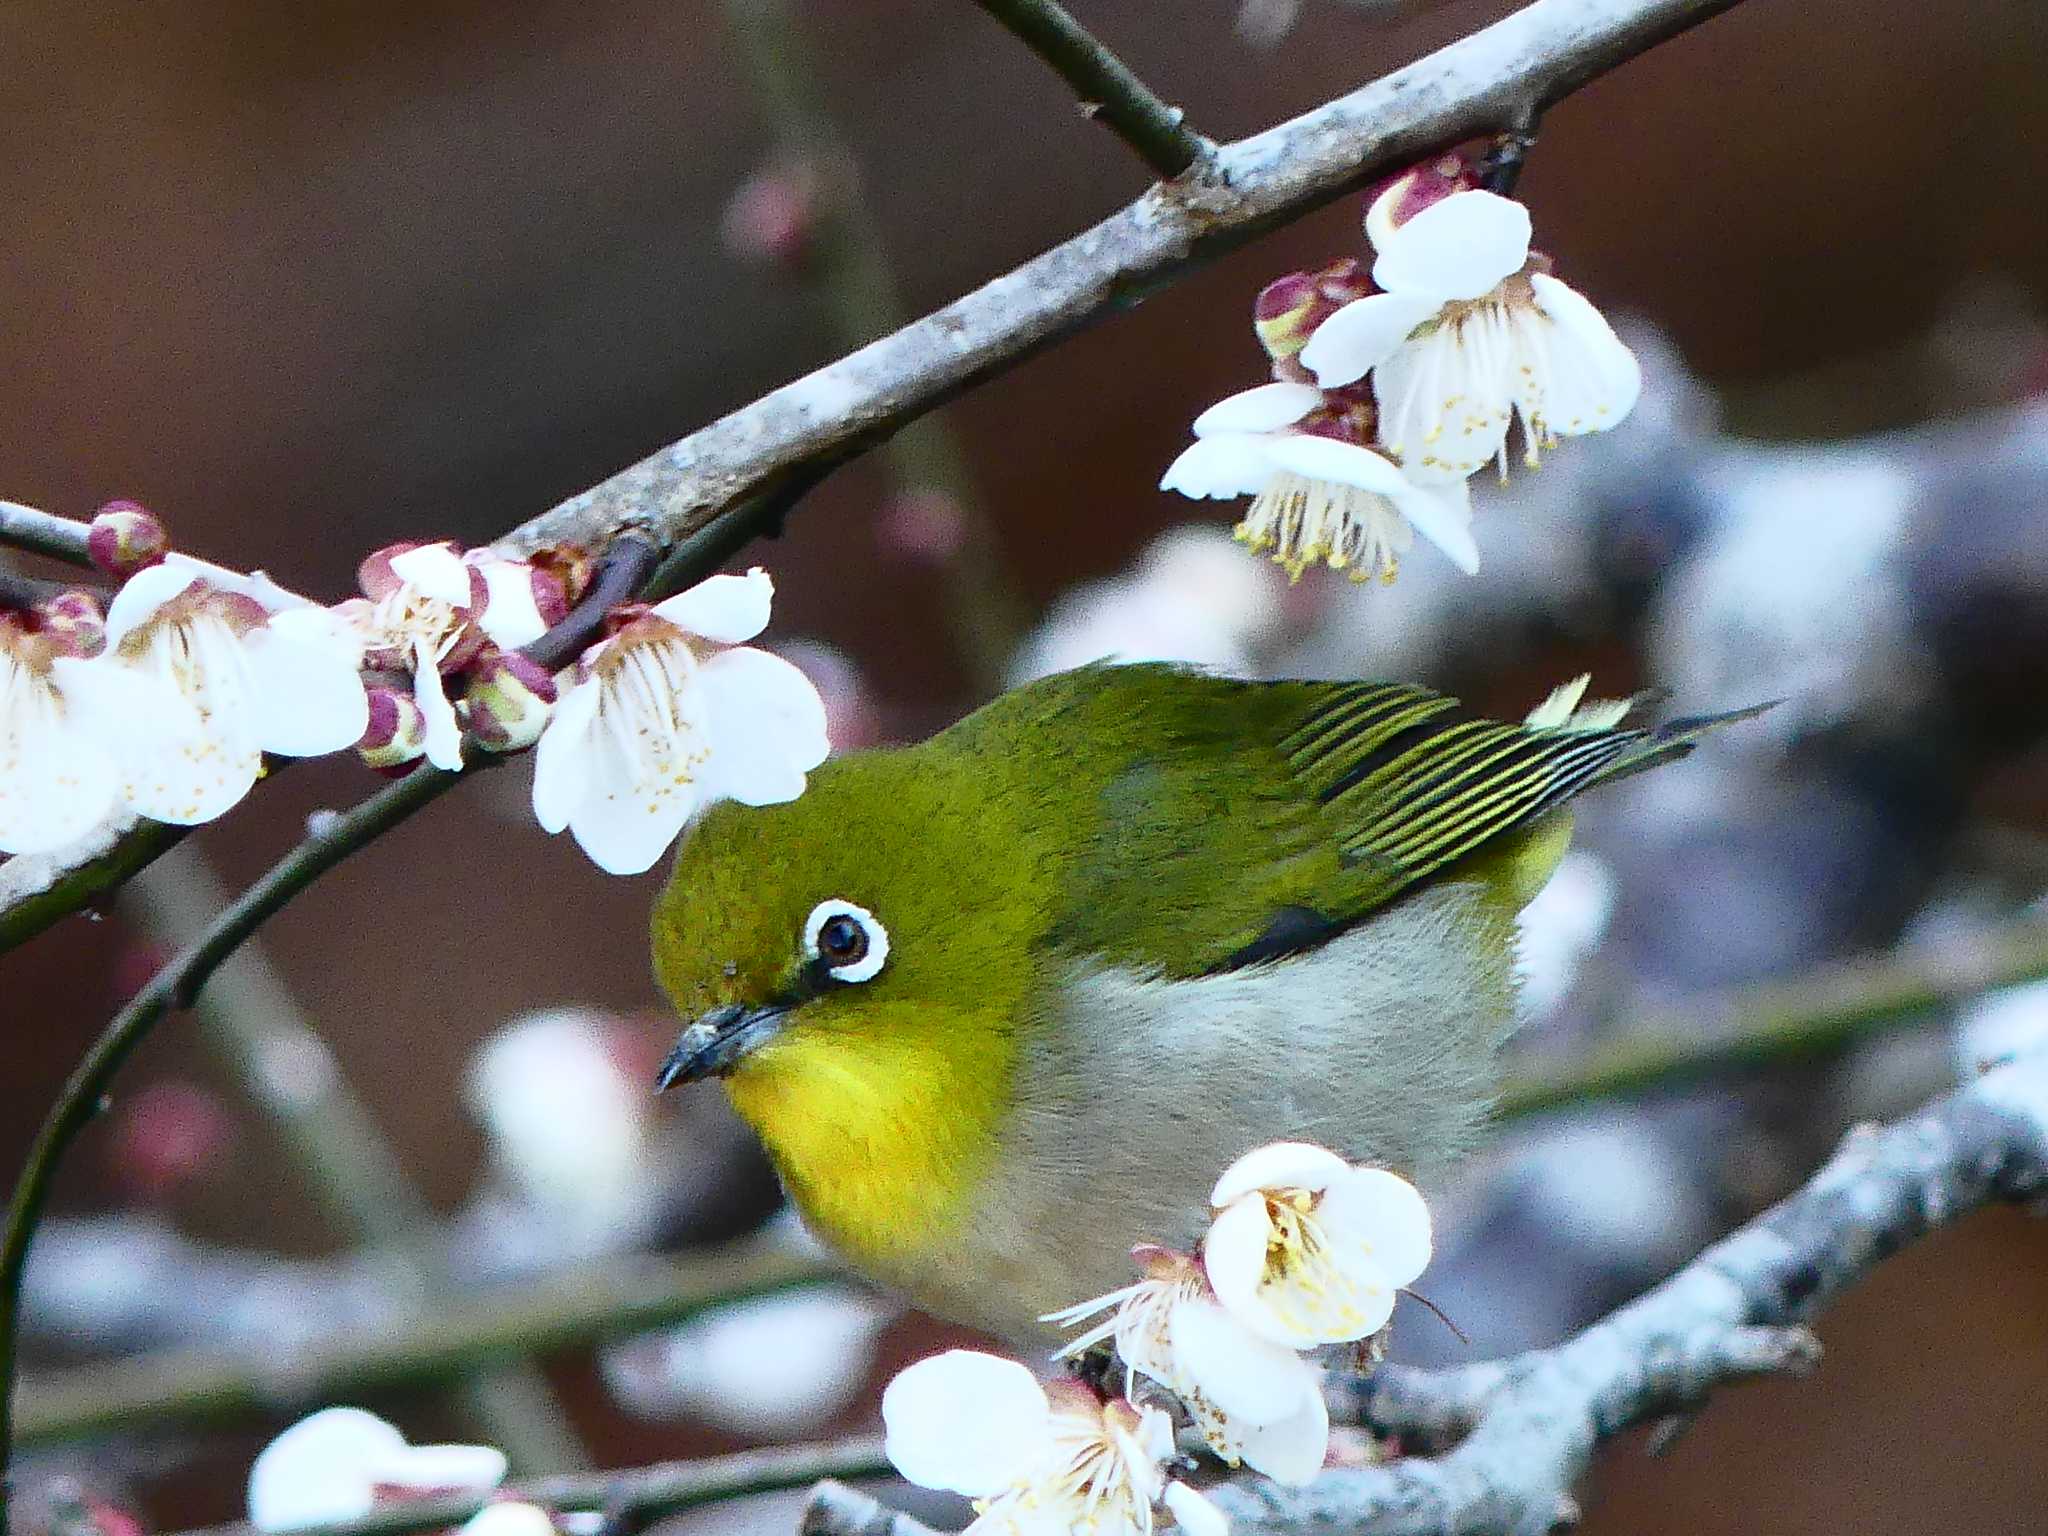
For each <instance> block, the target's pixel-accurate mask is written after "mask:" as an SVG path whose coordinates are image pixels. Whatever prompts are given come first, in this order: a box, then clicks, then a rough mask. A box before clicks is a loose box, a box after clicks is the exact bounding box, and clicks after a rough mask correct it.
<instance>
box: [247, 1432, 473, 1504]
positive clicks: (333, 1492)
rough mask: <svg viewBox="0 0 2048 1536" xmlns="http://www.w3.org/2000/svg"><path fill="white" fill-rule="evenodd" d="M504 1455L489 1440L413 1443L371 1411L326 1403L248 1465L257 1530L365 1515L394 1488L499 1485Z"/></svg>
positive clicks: (416, 1490)
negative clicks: (432, 1443)
mask: <svg viewBox="0 0 2048 1536" xmlns="http://www.w3.org/2000/svg"><path fill="white" fill-rule="evenodd" d="M505 1470H506V1463H505V1455H504V1453H503V1452H502V1451H498V1450H494V1449H492V1448H491V1447H490V1446H487V1445H411V1444H408V1443H407V1441H406V1438H405V1436H404V1435H402V1434H400V1433H399V1432H398V1430H397V1429H395V1428H393V1427H392V1426H391V1425H390V1424H387V1423H385V1422H384V1420H382V1419H380V1418H378V1417H377V1416H376V1415H375V1414H374V1413H366V1412H365V1411H364V1410H362V1409H360V1408H323V1409H321V1410H320V1411H319V1412H318V1413H315V1414H313V1415H311V1416H310V1417H307V1418H304V1419H301V1420H299V1422H298V1423H296V1424H294V1425H293V1426H292V1427H291V1428H290V1429H287V1430H286V1431H285V1432H284V1433H283V1434H281V1435H279V1436H278V1437H277V1438H276V1439H275V1440H273V1441H271V1442H270V1444H269V1445H267V1446H265V1447H264V1448H263V1450H262V1453H261V1454H259V1455H258V1456H257V1458H256V1462H255V1465H254V1466H252V1467H251V1468H250V1469H249V1523H250V1524H251V1525H253V1526H255V1527H256V1529H258V1530H259V1531H292V1530H299V1529H302V1528H304V1527H307V1526H317V1525H335V1524H339V1523H341V1522H343V1521H348V1520H360V1519H361V1518H362V1517H363V1516H365V1515H367V1514H368V1513H369V1512H370V1511H371V1510H372V1509H374V1508H375V1507H376V1506H377V1504H378V1502H379V1501H380V1499H382V1498H388V1497H390V1496H391V1495H392V1494H393V1493H398V1494H404V1493H408V1492H409V1493H413V1494H417V1495H426V1494H433V1493H449V1492H458V1491H463V1490H468V1489H479V1490H480V1489H485V1488H495V1487H497V1486H498V1484H499V1483H501V1482H503V1481H504V1478H505Z"/></svg>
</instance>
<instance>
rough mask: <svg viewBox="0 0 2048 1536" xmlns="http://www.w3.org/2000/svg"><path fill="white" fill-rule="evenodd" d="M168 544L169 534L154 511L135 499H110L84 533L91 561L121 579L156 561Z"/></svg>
mask: <svg viewBox="0 0 2048 1536" xmlns="http://www.w3.org/2000/svg"><path fill="white" fill-rule="evenodd" d="M170 547H171V537H170V535H169V534H167V533H166V532H164V525H163V523H162V522H161V521H160V520H159V519H158V518H157V516H156V514H155V513H153V512H151V511H150V510H149V509H148V508H146V507H144V506H143V505H142V504H141V503H140V502H134V501H110V502H108V503H107V504H106V505H105V506H104V507H101V508H100V509H99V511H98V512H97V513H95V514H94V515H93V520H92V531H91V532H90V533H88V534H87V535H86V537H85V550H86V553H87V554H88V555H90V556H91V557H92V563H93V564H94V565H96V566H98V567H99V568H100V569H101V570H103V571H105V572H106V573H107V574H108V575H109V576H112V577H115V578H117V579H119V580H121V581H126V580H127V579H128V578H129V577H130V576H133V575H134V574H135V573H136V572H137V571H139V570H142V569H144V568H145V567H148V566H152V565H155V564H156V563H157V562H158V561H160V560H162V559H163V557H164V552H165V551H166V550H168V549H169V548H170Z"/></svg>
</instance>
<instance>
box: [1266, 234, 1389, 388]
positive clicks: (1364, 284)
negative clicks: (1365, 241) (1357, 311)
mask: <svg viewBox="0 0 2048 1536" xmlns="http://www.w3.org/2000/svg"><path fill="white" fill-rule="evenodd" d="M1372 291H1373V285H1372V278H1371V277H1370V275H1368V274H1367V272H1366V270H1365V265H1364V263H1362V262H1360V261H1359V260H1358V259H1357V258H1356V257H1352V256H1346V257H1345V258H1343V259H1342V260H1341V261H1333V262H1331V263H1330V264H1329V265H1328V266H1327V267H1319V268H1317V269H1316V270H1315V271H1313V272H1290V273H1288V274H1287V276H1285V277H1281V278H1275V279H1274V280H1273V281H1272V282H1270V283H1268V284H1266V286H1265V287H1264V288H1262V289H1261V290H1260V291H1259V296H1258V298H1257V299H1256V300H1254V301H1253V303H1252V329H1253V330H1255V331H1256V332H1258V336H1259V344H1260V345H1261V346H1263V347H1264V348H1265V349H1266V354H1267V356H1269V357H1271V358H1272V359H1273V361H1274V362H1276V363H1284V362H1289V361H1291V360H1292V359H1293V358H1294V357H1295V356H1296V355H1297V354H1298V353H1299V352H1300V351H1301V349H1302V348H1303V347H1305V346H1307V345H1308V339H1309V337H1310V336H1311V335H1313V334H1314V333H1315V329H1316V327H1317V326H1319V325H1321V324H1322V323H1323V322H1324V321H1325V320H1327V319H1329V318H1330V316H1332V315H1333V314H1335V313H1336V312H1337V311H1338V310H1340V309H1342V308H1343V307H1344V306H1345V305H1346V304H1349V303H1350V302H1351V301H1352V300H1353V299H1362V298H1364V297H1365V296H1366V295H1367V294H1369V293H1371V292H1372Z"/></svg>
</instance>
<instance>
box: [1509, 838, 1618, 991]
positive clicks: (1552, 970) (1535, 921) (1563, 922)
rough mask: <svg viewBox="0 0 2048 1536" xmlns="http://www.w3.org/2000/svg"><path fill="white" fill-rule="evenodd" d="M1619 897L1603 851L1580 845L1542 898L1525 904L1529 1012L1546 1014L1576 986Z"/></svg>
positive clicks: (1523, 950)
mask: <svg viewBox="0 0 2048 1536" xmlns="http://www.w3.org/2000/svg"><path fill="white" fill-rule="evenodd" d="M1614 897H1615V882H1614V874H1613V872H1612V871H1611V870H1609V869H1608V867H1607V865H1606V864H1605V863H1604V862H1602V860H1601V859H1600V857H1599V855H1597V854H1593V853H1586V852H1583V851H1581V850H1578V849H1574V850H1573V851H1571V852H1570V853H1567V854H1566V855H1565V856H1564V858H1563V860H1562V861H1560V862H1559V864H1558V866H1557V873H1556V874H1554V875H1552V876H1551V877H1550V882H1549V884H1547V885H1545V886H1544V887H1543V889H1542V890H1541V891H1539V892H1537V893H1536V899H1535V900H1534V901H1532V902H1530V903H1529V905H1527V906H1526V907H1524V908H1522V911H1521V914H1520V915H1519V916H1518V917H1517V918H1516V919H1515V926H1516V928H1517V930H1518V933H1519V940H1518V944H1517V951H1518V955H1519V958H1520V971H1521V976H1522V1006H1523V1009H1524V1011H1525V1012H1526V1014H1527V1016H1528V1017H1530V1018H1534V1019H1540V1018H1542V1017H1543V1016H1544V1015H1545V1014H1547V1013H1549V1012H1550V1011H1551V1010H1552V1009H1553V1008H1555V1007H1556V1006H1557V1005H1558V1003H1559V1002H1561V1001H1562V1000H1563V998H1564V995H1565V994H1566V993H1567V992H1569V991H1570V990H1571V988H1572V983H1573V982H1574V981H1576V980H1577V979H1578V974H1579V967H1580V966H1581V965H1582V964H1584V963H1585V960H1586V957H1587V956H1589V955H1591V954H1592V953H1593V951H1594V950H1595V949H1597V948H1599V945H1600V940H1601V937H1602V936H1603V935H1604V934H1605V933H1606V932H1607V920H1608V918H1609V917H1611V916H1612V915H1613V913H1614Z"/></svg>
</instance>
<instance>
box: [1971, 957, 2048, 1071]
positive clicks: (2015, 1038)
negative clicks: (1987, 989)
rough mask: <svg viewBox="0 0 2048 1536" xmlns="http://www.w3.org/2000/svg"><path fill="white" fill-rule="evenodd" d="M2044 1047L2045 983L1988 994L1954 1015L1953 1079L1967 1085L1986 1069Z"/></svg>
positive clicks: (2047, 1018)
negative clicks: (1962, 1081)
mask: <svg viewBox="0 0 2048 1536" xmlns="http://www.w3.org/2000/svg"><path fill="white" fill-rule="evenodd" d="M2044 1045H2048V981H2036V982H2032V983H2030V984H2028V985H2026V986H2023V987H2007V988H2005V989H2004V990H2003V991H2000V992H1992V993H1989V994H1987V995H1986V996H1984V997H1980V998H1978V999H1977V1000H1976V1001H1975V1002H1974V1003H1971V1004H1970V1005H1969V1006H1968V1007H1966V1008H1964V1009H1963V1010H1962V1011H1961V1012H1960V1013H1959V1014H1958V1015H1957V1016H1956V1021H1955V1028H1954V1052H1955V1069H1956V1076H1957V1077H1959V1078H1961V1079H1963V1080H1964V1081H1966V1082H1967V1081H1968V1080H1969V1079H1970V1078H1973V1077H1975V1076H1976V1075H1977V1074H1978V1073H1980V1072H1982V1071H1983V1070H1984V1069H1985V1068H1986V1067H1989V1066H1994V1065H1996V1064H1997V1063H1999V1062H2001V1061H2004V1060H2006V1059H2008V1058H2010V1057H2013V1056H2018V1055H2020V1054H2022V1053H2023V1052H2026V1051H2031V1050H2036V1049H2039V1048H2040V1047H2041V1046H2044Z"/></svg>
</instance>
